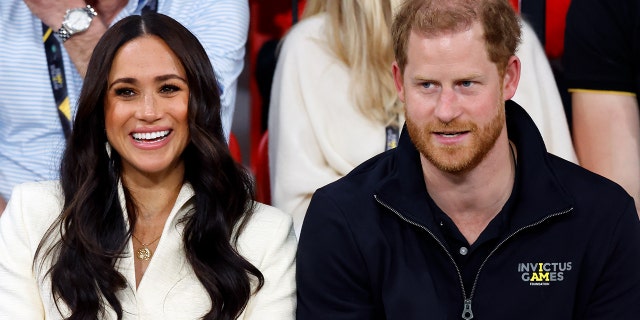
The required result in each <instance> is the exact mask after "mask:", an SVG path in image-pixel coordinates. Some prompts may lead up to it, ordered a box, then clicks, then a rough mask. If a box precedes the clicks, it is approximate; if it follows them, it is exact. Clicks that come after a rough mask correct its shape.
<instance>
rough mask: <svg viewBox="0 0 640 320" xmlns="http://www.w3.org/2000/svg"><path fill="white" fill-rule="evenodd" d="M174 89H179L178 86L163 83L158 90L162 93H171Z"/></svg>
mask: <svg viewBox="0 0 640 320" xmlns="http://www.w3.org/2000/svg"><path fill="white" fill-rule="evenodd" d="M176 91H180V87H178V86H174V85H164V86H162V88H160V92H162V93H172V92H176Z"/></svg>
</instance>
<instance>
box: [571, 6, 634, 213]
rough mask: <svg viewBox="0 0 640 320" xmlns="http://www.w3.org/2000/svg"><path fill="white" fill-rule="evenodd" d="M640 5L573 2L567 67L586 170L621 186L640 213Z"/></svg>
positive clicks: (575, 131) (576, 131)
mask: <svg viewBox="0 0 640 320" xmlns="http://www.w3.org/2000/svg"><path fill="white" fill-rule="evenodd" d="M639 26H640V1H637V0H620V1H610V0H573V1H571V6H570V7H569V11H568V12H567V27H566V35H565V37H564V39H565V45H564V47H565V51H564V54H563V66H564V72H565V77H566V79H567V86H568V87H569V91H570V92H571V107H572V124H573V141H574V144H575V147H576V152H577V154H578V160H579V162H580V165H582V166H583V167H585V168H587V169H589V170H591V171H593V172H595V173H598V174H601V175H603V176H605V177H607V178H609V179H611V180H613V181H615V182H617V183H619V184H620V185H621V186H623V187H624V188H625V189H626V190H627V192H629V194H631V195H632V196H633V197H634V200H635V202H636V209H638V208H640V111H639V108H640V104H639V101H640V96H639V95H640V63H638V57H640V27H639Z"/></svg>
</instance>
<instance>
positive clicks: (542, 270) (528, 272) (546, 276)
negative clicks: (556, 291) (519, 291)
mask: <svg viewBox="0 0 640 320" xmlns="http://www.w3.org/2000/svg"><path fill="white" fill-rule="evenodd" d="M568 271H571V262H537V263H531V262H527V263H518V272H519V273H520V277H521V279H522V281H524V282H529V285H530V286H548V285H550V284H551V283H552V282H560V281H563V280H564V278H565V273H566V272H568Z"/></svg>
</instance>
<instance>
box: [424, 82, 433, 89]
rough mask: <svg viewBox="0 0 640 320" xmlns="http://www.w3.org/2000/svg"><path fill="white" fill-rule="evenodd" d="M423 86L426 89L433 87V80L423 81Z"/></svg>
mask: <svg viewBox="0 0 640 320" xmlns="http://www.w3.org/2000/svg"><path fill="white" fill-rule="evenodd" d="M422 87H423V88H425V89H431V88H433V83H431V82H423V83H422Z"/></svg>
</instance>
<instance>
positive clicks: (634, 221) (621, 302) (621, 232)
mask: <svg viewBox="0 0 640 320" xmlns="http://www.w3.org/2000/svg"><path fill="white" fill-rule="evenodd" d="M608 247H609V248H610V250H609V252H606V253H605V252H599V253H594V254H606V255H607V260H606V261H607V262H606V267H605V268H604V269H603V272H602V274H601V275H600V277H599V281H598V283H597V284H596V286H595V290H594V292H593V294H592V295H591V297H590V299H589V302H588V303H589V305H588V306H587V308H586V315H585V316H584V317H583V318H581V319H585V320H587V319H637V318H638V315H640V221H639V220H638V214H637V213H636V209H635V205H634V203H633V201H629V205H628V206H627V208H626V212H624V214H623V215H622V216H621V217H620V219H619V221H618V224H617V227H616V229H615V231H614V232H613V234H612V241H611V243H610V244H608Z"/></svg>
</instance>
